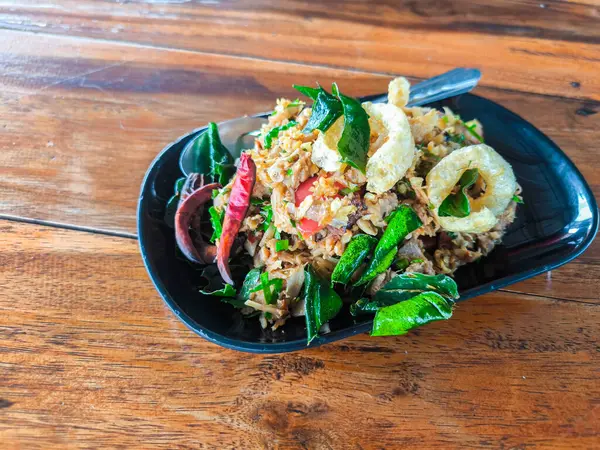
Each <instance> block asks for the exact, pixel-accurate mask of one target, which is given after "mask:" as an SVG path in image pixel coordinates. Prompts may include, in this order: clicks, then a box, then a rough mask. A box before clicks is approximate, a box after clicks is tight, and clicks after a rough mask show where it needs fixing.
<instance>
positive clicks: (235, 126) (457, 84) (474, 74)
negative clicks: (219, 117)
mask: <svg viewBox="0 0 600 450" xmlns="http://www.w3.org/2000/svg"><path fill="white" fill-rule="evenodd" d="M480 78H481V72H480V71H479V70H478V69H467V68H463V67H460V68H457V69H453V70H450V71H449V72H446V73H443V74H441V75H438V76H435V77H433V78H429V79H428V80H425V81H422V82H420V83H417V84H415V85H414V86H411V88H410V95H409V97H408V105H407V106H421V105H426V104H428V103H431V102H435V101H438V100H443V99H445V98H449V97H453V96H456V95H460V94H464V93H466V92H470V91H471V90H473V89H474V88H475V86H477V83H478V82H479V79H480ZM363 101H370V102H373V103H383V102H386V101H387V94H383V95H382V94H379V95H373V96H370V97H364V98H363ZM265 123H267V119H266V117H264V114H261V115H258V116H244V117H238V118H237V119H231V120H228V121H226V122H221V123H220V124H219V135H220V136H221V142H223V145H225V147H227V148H228V149H229V151H230V153H231V155H232V156H233V157H234V159H237V158H239V157H240V154H241V153H242V150H244V149H246V148H252V147H253V146H254V136H253V133H252V132H253V131H255V130H259V129H260V127H261V126H262V125H263V124H265ZM191 144H192V142H190V145H188V146H187V147H186V148H185V149H184V150H183V152H182V153H181V157H180V158H179V167H180V168H181V171H182V172H183V174H184V175H185V176H187V175H189V174H190V173H191V172H193V170H192V169H191V168H192V167H194V161H193V158H194V157H195V156H194V152H192V151H191Z"/></svg>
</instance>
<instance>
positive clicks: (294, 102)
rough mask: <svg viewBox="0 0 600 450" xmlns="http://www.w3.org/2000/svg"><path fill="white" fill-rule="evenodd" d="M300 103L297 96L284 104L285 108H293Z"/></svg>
mask: <svg viewBox="0 0 600 450" xmlns="http://www.w3.org/2000/svg"><path fill="white" fill-rule="evenodd" d="M302 103H304V102H301V101H300V99H299V98H297V99H296V100H294V101H293V102H290V103H288V105H287V106H286V108H295V107H296V106H300V105H301V104H302Z"/></svg>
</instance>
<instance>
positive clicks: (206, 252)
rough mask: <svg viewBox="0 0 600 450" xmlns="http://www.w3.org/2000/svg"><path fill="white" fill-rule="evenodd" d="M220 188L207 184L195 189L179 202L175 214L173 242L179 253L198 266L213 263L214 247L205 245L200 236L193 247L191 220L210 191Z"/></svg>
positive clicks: (207, 199) (215, 184)
mask: <svg viewBox="0 0 600 450" xmlns="http://www.w3.org/2000/svg"><path fill="white" fill-rule="evenodd" d="M220 187H221V185H220V184H219V183H212V184H207V185H205V186H202V187H200V188H199V189H196V190H195V191H193V192H192V193H191V194H189V195H187V197H185V199H184V200H183V201H181V202H179V206H178V207H177V212H176V213H175V240H176V241H177V246H178V247H179V249H180V250H181V252H182V253H183V254H184V255H185V257H186V258H187V259H189V260H190V261H193V262H196V263H199V264H211V263H213V262H214V261H215V257H216V254H217V249H216V247H215V246H214V245H208V244H206V243H205V242H204V241H203V240H202V238H200V235H198V238H197V239H196V243H197V244H198V245H195V244H194V241H193V240H192V237H191V236H190V225H191V223H192V219H193V218H194V216H195V215H196V214H197V213H198V209H200V207H201V206H202V205H204V204H205V203H206V202H207V201H209V200H210V199H211V197H212V191H213V190H214V189H219V188H220Z"/></svg>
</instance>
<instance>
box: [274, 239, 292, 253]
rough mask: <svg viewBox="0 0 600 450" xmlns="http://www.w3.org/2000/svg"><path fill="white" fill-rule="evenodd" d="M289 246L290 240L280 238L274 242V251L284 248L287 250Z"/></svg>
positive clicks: (280, 250)
mask: <svg viewBox="0 0 600 450" xmlns="http://www.w3.org/2000/svg"><path fill="white" fill-rule="evenodd" d="M289 247H290V241H288V240H287V239H282V240H279V241H276V242H275V251H276V252H282V251H284V250H287V249H288V248H289Z"/></svg>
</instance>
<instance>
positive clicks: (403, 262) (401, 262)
mask: <svg viewBox="0 0 600 450" xmlns="http://www.w3.org/2000/svg"><path fill="white" fill-rule="evenodd" d="M393 265H394V266H395V267H396V270H398V271H401V270H404V269H406V268H407V267H408V266H410V262H409V261H408V259H406V258H400V259H397V260H396V261H394V263H393Z"/></svg>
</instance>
